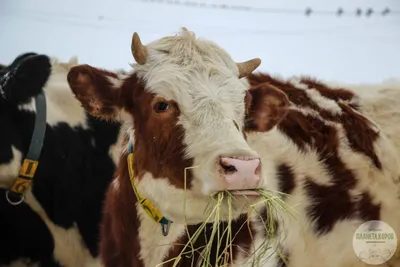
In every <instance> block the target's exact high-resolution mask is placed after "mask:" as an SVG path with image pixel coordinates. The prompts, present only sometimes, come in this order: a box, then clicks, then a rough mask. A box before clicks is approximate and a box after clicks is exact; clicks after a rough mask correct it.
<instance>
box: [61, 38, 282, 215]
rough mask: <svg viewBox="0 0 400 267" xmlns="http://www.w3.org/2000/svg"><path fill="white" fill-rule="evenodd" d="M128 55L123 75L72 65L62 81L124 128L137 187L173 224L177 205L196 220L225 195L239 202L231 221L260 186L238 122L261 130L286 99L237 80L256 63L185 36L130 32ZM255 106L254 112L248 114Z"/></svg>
mask: <svg viewBox="0 0 400 267" xmlns="http://www.w3.org/2000/svg"><path fill="white" fill-rule="evenodd" d="M132 54H133V57H134V58H135V60H136V62H137V64H136V65H135V66H134V70H133V72H132V73H130V74H129V75H127V77H126V78H124V79H119V78H118V77H117V75H116V74H115V73H112V72H109V71H105V70H102V69H99V68H95V67H91V66H88V65H80V66H77V67H74V68H72V69H71V71H70V73H69V75H68V81H69V83H70V86H71V89H72V90H73V92H74V93H75V95H76V96H77V98H78V99H79V100H80V101H81V102H82V104H83V106H84V107H85V108H86V110H88V111H89V112H90V113H91V114H92V115H95V116H98V117H101V118H104V119H111V120H126V121H128V123H132V129H133V130H132V131H131V132H129V136H130V138H131V140H133V139H134V142H133V145H134V146H133V147H134V154H135V162H134V169H135V173H136V174H137V179H139V180H140V182H139V191H141V193H142V194H143V195H145V196H146V197H147V198H148V199H150V200H151V201H152V202H153V203H154V204H155V205H156V206H157V207H158V208H159V210H160V211H161V212H162V213H164V215H165V216H166V217H168V218H170V219H171V220H173V221H181V222H182V221H183V220H184V216H183V202H184V201H186V220H187V221H188V222H190V223H197V222H199V221H203V220H204V216H206V215H205V214H204V208H205V207H206V206H207V204H208V203H209V200H210V196H211V195H213V194H214V193H216V192H219V191H225V190H229V191H231V192H232V193H233V194H234V195H236V197H237V201H235V200H234V201H233V203H232V204H233V207H234V214H235V216H236V215H238V213H239V212H243V209H244V208H246V207H247V206H248V203H249V202H248V199H245V198H243V197H239V196H238V195H240V194H244V195H247V196H251V195H253V194H254V193H255V191H254V189H257V188H260V187H263V186H264V184H263V179H262V173H263V166H262V165H261V162H260V158H259V155H258V154H257V153H256V152H255V151H254V150H252V149H251V148H250V147H249V146H248V144H247V142H246V125H245V120H246V119H247V120H248V122H249V123H248V127H250V128H249V130H257V129H258V128H259V129H260V130H268V129H269V128H271V127H273V126H274V124H275V123H277V121H278V120H277V118H279V117H281V116H283V114H284V113H285V112H286V111H285V108H286V106H287V104H288V100H287V98H286V96H285V95H284V94H283V93H282V92H280V91H278V90H276V89H274V88H272V87H267V86H265V87H263V86H260V87H258V88H254V89H252V90H248V85H247V84H246V82H244V81H243V80H241V78H242V77H245V76H246V75H247V74H249V73H251V72H252V71H253V70H255V69H256V68H257V67H258V66H259V64H260V60H259V59H253V60H249V61H247V62H244V63H239V64H237V63H235V62H234V61H233V60H232V59H231V57H230V56H229V55H228V54H227V53H226V52H225V51H224V50H223V49H222V48H220V47H219V46H217V45H216V44H214V43H212V42H210V41H206V40H199V39H196V38H195V36H194V34H192V33H190V32H188V31H187V30H183V32H182V33H181V34H180V35H177V36H173V37H165V38H161V39H159V40H157V41H154V42H152V43H150V44H148V45H146V46H144V45H142V43H141V41H140V39H139V37H138V35H137V34H136V33H135V34H134V35H133V39H132ZM260 106H263V107H264V108H263V109H262V112H259V113H257V112H255V109H254V107H255V108H258V107H260ZM246 115H247V117H246ZM248 116H252V117H251V118H250V117H248ZM186 168H189V169H187V171H186V174H187V175H186V182H187V183H186V188H187V190H186V193H184V187H185V179H184V177H185V169H186ZM239 190H241V191H239ZM242 190H243V191H242ZM250 198H251V199H252V201H253V202H254V201H257V200H259V199H257V197H250ZM224 212H226V213H225V214H224V215H227V214H228V209H226V210H225V211H224Z"/></svg>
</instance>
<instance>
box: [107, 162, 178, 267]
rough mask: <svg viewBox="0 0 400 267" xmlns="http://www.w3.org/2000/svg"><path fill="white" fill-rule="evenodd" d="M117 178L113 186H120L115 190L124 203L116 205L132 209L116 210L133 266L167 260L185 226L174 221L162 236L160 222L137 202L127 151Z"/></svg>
mask: <svg viewBox="0 0 400 267" xmlns="http://www.w3.org/2000/svg"><path fill="white" fill-rule="evenodd" d="M118 177H119V178H118V180H117V183H115V184H114V186H117V187H119V188H116V189H115V191H116V192H120V193H118V195H117V196H115V197H117V199H118V201H121V202H122V203H119V204H117V205H116V206H119V208H121V207H130V208H129V210H119V211H118V213H117V214H118V215H117V216H119V217H120V220H121V223H122V225H124V226H125V228H124V229H123V233H121V234H122V235H123V237H122V238H123V239H125V240H127V243H124V244H123V246H125V247H124V248H121V249H123V250H127V251H125V252H124V253H127V255H131V257H133V258H131V259H130V262H131V263H132V264H134V266H136V265H138V266H142V267H154V266H157V265H158V264H160V263H162V262H163V261H165V260H166V257H167V256H168V254H169V252H170V250H171V249H173V243H174V242H176V241H177V240H178V239H179V237H180V236H181V235H182V234H183V233H184V229H185V228H184V225H182V224H178V223H176V222H173V223H172V224H171V225H170V228H169V232H168V235H167V236H164V235H163V233H162V230H161V224H160V223H157V222H155V221H154V220H153V218H151V217H150V216H149V215H148V214H147V213H146V212H145V211H144V209H143V207H142V206H141V205H140V204H139V202H138V201H137V198H136V196H135V194H134V192H133V188H132V186H131V183H130V178H129V172H128V164H127V154H125V155H123V156H122V157H121V158H120V165H119V175H118ZM138 190H139V193H140V195H141V196H142V197H144V198H146V197H147V195H146V192H145V190H144V189H143V188H142V187H138ZM122 213H125V214H122ZM127 227H128V228H127ZM135 243H136V244H135ZM135 248H138V249H139V251H137V252H136V251H134V252H133V251H132V250H135ZM130 251H132V252H130Z"/></svg>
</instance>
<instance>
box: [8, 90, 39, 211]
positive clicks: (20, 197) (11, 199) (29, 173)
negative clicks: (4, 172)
mask: <svg viewBox="0 0 400 267" xmlns="http://www.w3.org/2000/svg"><path fill="white" fill-rule="evenodd" d="M35 106H36V117H35V126H34V129H33V134H32V138H31V143H30V145H29V150H28V153H27V154H26V156H25V158H24V161H23V163H22V166H21V168H20V170H19V175H18V177H17V179H16V180H15V182H14V184H13V185H12V186H11V188H10V189H9V190H7V192H6V198H7V201H8V203H10V204H11V205H14V206H15V205H19V204H21V203H22V202H23V201H24V198H25V196H24V195H25V193H26V191H27V190H28V189H29V188H30V187H31V184H32V180H33V177H34V176H35V173H36V170H37V167H38V165H39V157H40V154H41V151H42V147H43V142H44V138H45V134H46V96H45V94H44V92H43V90H41V91H40V93H39V94H38V95H37V96H36V97H35Z"/></svg>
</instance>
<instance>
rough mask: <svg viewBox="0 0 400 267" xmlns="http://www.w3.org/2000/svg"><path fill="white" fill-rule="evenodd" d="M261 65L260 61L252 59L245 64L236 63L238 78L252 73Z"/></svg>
mask: <svg viewBox="0 0 400 267" xmlns="http://www.w3.org/2000/svg"><path fill="white" fill-rule="evenodd" d="M260 64H261V59H259V58H253V59H250V60H248V61H245V62H241V63H236V65H237V67H238V69H239V78H243V77H245V76H247V75H249V74H250V73H252V72H253V71H254V70H255V69H256V68H258V66H260Z"/></svg>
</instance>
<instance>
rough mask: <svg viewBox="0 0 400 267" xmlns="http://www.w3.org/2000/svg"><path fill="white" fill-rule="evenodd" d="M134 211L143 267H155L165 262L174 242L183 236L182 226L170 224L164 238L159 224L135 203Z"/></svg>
mask: <svg viewBox="0 0 400 267" xmlns="http://www.w3.org/2000/svg"><path fill="white" fill-rule="evenodd" d="M136 210H137V213H138V218H139V224H140V226H139V232H138V240H139V243H140V258H141V260H142V262H143V266H144V267H152V266H157V265H158V264H160V263H162V262H163V261H166V260H167V259H166V256H167V255H168V254H169V252H170V250H171V249H173V244H174V242H177V240H178V239H179V237H181V236H182V235H183V234H184V230H185V228H184V225H183V224H178V223H176V222H174V223H172V224H171V226H170V231H169V233H168V235H167V236H164V235H163V234H162V232H161V227H160V224H159V223H156V222H154V221H153V219H152V218H150V217H149V215H148V214H147V213H146V212H145V211H144V210H143V208H142V207H141V206H140V204H139V203H136Z"/></svg>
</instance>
